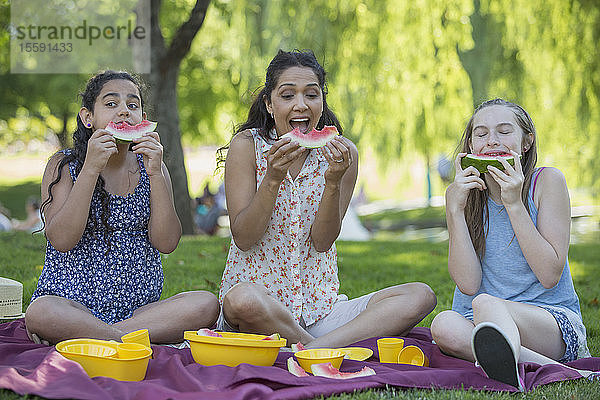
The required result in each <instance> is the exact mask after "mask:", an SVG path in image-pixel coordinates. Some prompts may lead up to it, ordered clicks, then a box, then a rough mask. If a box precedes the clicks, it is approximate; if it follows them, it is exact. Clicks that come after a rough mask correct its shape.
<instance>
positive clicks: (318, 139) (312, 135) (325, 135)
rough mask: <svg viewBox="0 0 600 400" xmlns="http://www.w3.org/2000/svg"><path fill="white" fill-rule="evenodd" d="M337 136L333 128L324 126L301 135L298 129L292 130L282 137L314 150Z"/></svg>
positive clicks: (336, 131)
mask: <svg viewBox="0 0 600 400" xmlns="http://www.w3.org/2000/svg"><path fill="white" fill-rule="evenodd" d="M337 135H339V132H338V130H337V128H336V127H335V126H325V127H323V129H321V130H317V129H313V130H311V131H310V132H308V133H302V131H301V130H300V129H299V128H294V129H292V130H291V131H289V132H288V133H286V134H285V135H283V136H282V137H289V138H291V139H292V141H294V142H297V143H298V144H299V145H300V146H302V147H306V148H308V149H316V148H318V147H323V146H325V145H326V144H327V143H329V142H330V141H331V139H333V138H334V137H336V136H337Z"/></svg>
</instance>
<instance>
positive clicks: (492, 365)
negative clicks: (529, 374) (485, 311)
mask: <svg viewBox="0 0 600 400" xmlns="http://www.w3.org/2000/svg"><path fill="white" fill-rule="evenodd" d="M471 349H472V350H473V355H474V356H475V361H476V362H477V363H478V364H479V365H480V366H481V369H483V372H485V374H486V375H487V376H488V378H491V379H495V380H497V381H499V382H502V383H506V384H508V385H511V386H514V387H516V388H518V389H519V391H521V392H523V391H524V390H525V389H524V385H523V381H522V379H521V377H520V376H519V370H518V367H517V358H516V356H515V351H514V350H513V348H512V346H511V343H510V341H509V340H508V338H507V337H506V335H505V334H504V332H502V330H501V329H500V327H499V326H498V325H496V324H494V323H492V322H482V323H481V324H478V325H477V326H476V327H475V329H473V334H472V336H471Z"/></svg>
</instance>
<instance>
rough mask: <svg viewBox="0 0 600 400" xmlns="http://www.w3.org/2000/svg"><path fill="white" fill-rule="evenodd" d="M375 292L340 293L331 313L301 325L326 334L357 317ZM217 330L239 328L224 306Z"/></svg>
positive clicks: (312, 333) (315, 332) (233, 330)
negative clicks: (349, 295)
mask: <svg viewBox="0 0 600 400" xmlns="http://www.w3.org/2000/svg"><path fill="white" fill-rule="evenodd" d="M374 294H375V292H373V293H368V294H365V295H363V296H360V297H357V298H355V299H352V300H348V296H346V295H345V294H340V295H338V297H337V300H336V301H335V303H334V304H333V308H332V309H331V311H330V312H329V314H327V315H326V316H325V317H323V318H321V319H320V320H318V321H316V322H314V323H312V324H310V325H309V326H305V325H304V321H300V326H302V327H303V328H304V329H306V331H307V332H308V333H310V334H311V335H312V336H314V337H319V336H323V335H326V334H327V333H329V332H331V331H333V330H335V329H337V328H339V327H340V326H342V325H344V324H346V323H348V322H350V321H352V320H353V319H354V318H356V317H357V316H358V314H360V313H361V312H363V311H364V310H365V309H366V308H367V304H369V300H371V297H373V295H374ZM217 330H220V331H227V332H236V331H237V329H235V328H234V327H232V326H231V325H229V323H228V322H227V320H225V316H224V315H223V308H222V307H221V314H220V315H219V319H218V320H217Z"/></svg>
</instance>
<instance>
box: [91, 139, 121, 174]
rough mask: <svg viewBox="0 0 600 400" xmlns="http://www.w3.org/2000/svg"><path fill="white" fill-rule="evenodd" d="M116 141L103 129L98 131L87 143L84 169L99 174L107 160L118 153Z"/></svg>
mask: <svg viewBox="0 0 600 400" xmlns="http://www.w3.org/2000/svg"><path fill="white" fill-rule="evenodd" d="M118 151H119V150H118V148H117V141H116V140H115V138H114V137H113V135H111V134H110V133H108V132H107V131H106V130H104V129H98V130H96V132H94V133H93V134H92V136H90V139H89V140H88V143H87V152H86V155H85V162H84V164H83V166H84V167H87V168H88V169H89V170H91V171H92V172H94V173H97V174H100V173H101V172H102V170H104V167H106V163H107V162H108V159H109V158H110V157H111V156H112V155H113V154H116V153H117V152H118Z"/></svg>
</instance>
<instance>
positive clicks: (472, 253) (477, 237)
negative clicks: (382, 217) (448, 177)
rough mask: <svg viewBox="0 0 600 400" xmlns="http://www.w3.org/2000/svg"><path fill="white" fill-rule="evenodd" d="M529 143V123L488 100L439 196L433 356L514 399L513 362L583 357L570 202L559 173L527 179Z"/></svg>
mask: <svg viewBox="0 0 600 400" xmlns="http://www.w3.org/2000/svg"><path fill="white" fill-rule="evenodd" d="M536 142H537V138H536V131H535V127H534V125H533V121H532V120H531V117H530V116H529V115H528V114H527V112H526V111H525V110H524V109H523V108H522V107H520V106H519V105H517V104H514V103H510V102H507V101H505V100H502V99H494V100H489V101H487V102H485V103H483V104H481V105H480V106H479V107H478V108H477V109H476V110H475V112H474V113H473V116H472V117H471V119H470V120H469V122H468V124H467V126H466V129H465V131H464V133H463V137H462V140H461V145H460V147H461V153H459V154H458V156H457V158H456V160H455V168H456V176H455V178H454V182H452V183H451V184H450V185H449V186H448V188H447V190H446V220H447V224H448V232H449V253H448V271H449V272H450V276H451V277H452V279H453V280H454V282H455V283H456V289H455V292H454V300H453V304H452V310H451V311H450V310H449V311H444V312H442V313H440V314H438V315H437V316H436V318H435V319H434V320H433V322H432V324H431V332H432V335H433V338H434V340H435V342H436V343H437V344H438V345H439V346H440V348H441V350H442V351H444V352H445V353H447V354H450V355H453V356H456V357H459V358H463V359H466V360H471V361H476V362H478V364H480V365H481V367H482V369H483V370H484V372H485V373H486V374H487V375H488V377H490V378H492V379H496V380H499V381H501V382H504V383H506V384H509V385H512V386H515V387H517V388H519V389H521V390H523V388H524V382H523V380H522V378H521V377H520V376H519V374H518V369H517V362H532V363H537V364H540V365H545V364H560V362H567V361H572V360H574V359H576V358H579V357H588V356H589V351H588V349H587V344H586V333H585V327H584V325H583V322H582V318H581V311H580V308H579V299H578V297H577V294H576V293H575V289H574V287H573V281H572V279H571V272H570V269H569V263H568V260H567V254H568V249H569V235H570V204H569V194H568V190H567V186H566V182H565V178H564V176H563V175H562V173H561V172H560V171H559V170H557V169H555V168H540V169H536V167H535V165H536V161H537V149H536V147H537V143H536ZM467 154H475V155H479V157H475V158H477V159H478V160H476V161H475V162H474V163H471V162H469V161H468V160H469V159H471V158H472V157H469V158H465V156H466V155H467ZM511 158H512V160H510V161H514V162H509V159H511ZM487 159H493V160H494V161H495V162H496V163H497V164H496V166H493V165H492V166H487V165H486V164H485V163H486V160H487ZM517 160H520V162H518V161H517ZM513 164H514V165H513ZM561 365H562V364H561ZM565 367H566V368H568V369H569V370H570V371H568V372H569V373H572V374H574V375H573V376H578V375H579V374H580V375H583V376H586V377H589V376H595V375H593V374H592V373H591V372H590V371H581V370H575V369H573V368H570V367H567V366H565Z"/></svg>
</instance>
